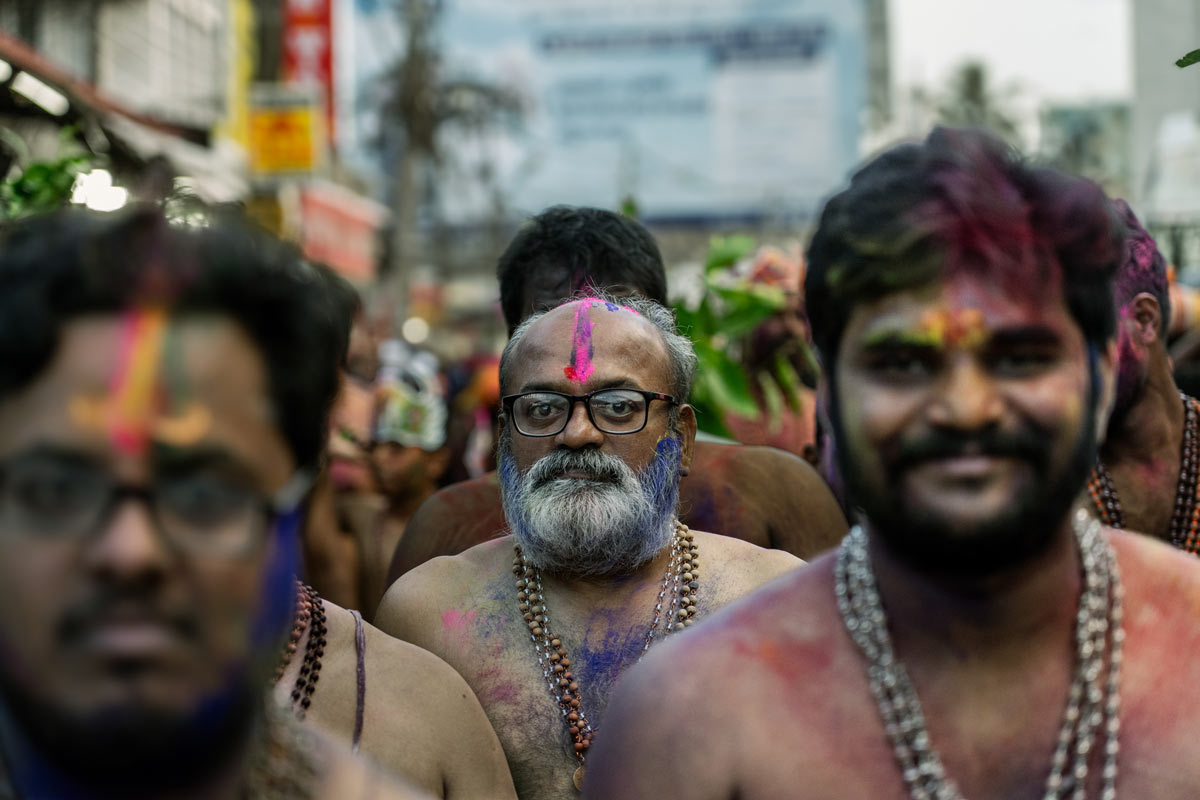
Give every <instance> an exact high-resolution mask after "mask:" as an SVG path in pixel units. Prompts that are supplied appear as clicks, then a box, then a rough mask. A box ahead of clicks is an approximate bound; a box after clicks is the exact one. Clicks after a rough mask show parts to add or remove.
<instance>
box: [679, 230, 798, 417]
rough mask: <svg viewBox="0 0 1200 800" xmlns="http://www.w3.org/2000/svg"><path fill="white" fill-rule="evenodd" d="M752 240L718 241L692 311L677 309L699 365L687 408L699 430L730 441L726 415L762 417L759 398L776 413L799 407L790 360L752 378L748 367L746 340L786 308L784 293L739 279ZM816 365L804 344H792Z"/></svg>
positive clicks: (714, 241)
mask: <svg viewBox="0 0 1200 800" xmlns="http://www.w3.org/2000/svg"><path fill="white" fill-rule="evenodd" d="M755 248H756V242H755V240H754V238H753V237H751V236H737V235H735V236H714V237H713V238H712V240H711V242H710V245H709V251H708V256H707V258H706V260H705V264H704V293H703V294H702V295H701V297H700V301H699V303H697V304H695V305H694V306H691V305H688V304H685V303H682V302H677V303H676V304H675V306H674V308H675V314H676V318H677V319H678V321H679V329H680V332H682V333H684V334H686V335H687V336H689V337H690V338H691V340H692V344H693V346H694V347H695V349H696V356H697V357H698V358H699V360H700V366H699V371H698V373H697V376H696V383H695V385H694V386H693V387H692V396H691V398H690V399H689V401H688V402H689V403H691V405H692V406H693V408H695V409H696V419H697V423H698V424H699V427H700V429H701V430H703V431H705V432H706V433H711V434H714V435H716V436H729V430H728V428H727V427H726V425H725V421H724V417H725V414H726V413H733V414H736V415H738V416H741V417H748V418H751V419H757V418H761V417H762V415H763V414H764V413H767V412H766V411H764V409H763V408H762V406H761V405H760V402H759V400H758V397H762V398H763V400H764V402H765V404H766V405H767V406H768V407H769V408H770V409H773V410H774V412H775V413H778V411H779V410H780V407H781V406H782V404H784V403H786V404H787V405H788V406H790V407H791V408H793V409H796V408H798V407H799V396H798V392H799V390H800V383H801V382H800V378H799V375H798V374H797V372H796V369H795V367H794V366H793V365H792V362H791V361H790V360H789V359H788V358H786V357H779V358H776V359H774V361H773V363H772V364H771V365H770V367H769V368H768V369H765V370H762V371H761V372H760V373H759V374H751V370H750V369H748V368H747V367H746V366H745V359H744V354H745V353H744V351H745V345H746V342H747V339H748V338H749V337H750V335H751V334H752V333H753V332H754V331H755V330H756V329H757V328H758V327H759V326H760V325H762V324H763V323H764V322H766V321H767V320H768V319H770V318H771V317H772V316H773V315H775V314H778V313H780V312H781V311H783V310H784V309H785V307H786V306H787V298H786V296H785V294H784V292H783V290H782V289H780V288H777V287H773V286H766V285H762V284H758V283H753V282H750V281H748V280H746V279H745V278H744V277H739V276H737V275H736V274H735V271H736V267H737V265H738V264H739V263H740V262H742V261H744V260H745V259H747V258H748V257H750V256H751V255H753V254H754V252H755ZM793 344H794V345H795V346H796V347H799V348H801V349H803V350H804V352H805V353H806V354H807V357H808V358H809V359H811V360H812V361H813V366H814V368H815V359H812V355H811V353H810V352H809V351H808V347H807V344H806V343H805V342H796V343H793Z"/></svg>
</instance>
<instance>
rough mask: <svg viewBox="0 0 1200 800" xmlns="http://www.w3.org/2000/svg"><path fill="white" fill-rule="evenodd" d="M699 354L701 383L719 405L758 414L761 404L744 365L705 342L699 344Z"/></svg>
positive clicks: (735, 411) (723, 409)
mask: <svg viewBox="0 0 1200 800" xmlns="http://www.w3.org/2000/svg"><path fill="white" fill-rule="evenodd" d="M696 355H697V357H698V358H699V359H700V369H699V373H698V376H697V377H698V378H699V381H698V382H699V383H701V384H703V385H704V386H705V388H706V389H707V391H708V392H709V396H710V397H711V398H712V401H713V402H714V403H715V404H716V406H717V408H719V409H720V410H721V411H730V412H733V413H734V414H738V415H739V416H743V417H749V418H751V419H754V418H756V417H758V404H757V403H756V402H754V395H753V394H752V393H751V391H750V381H749V379H748V378H747V377H746V372H745V370H744V369H743V368H742V366H741V365H740V364H738V363H737V362H736V361H734V360H733V359H731V358H730V357H729V356H728V355H726V354H725V353H724V352H722V351H720V350H718V349H716V348H715V347H713V346H712V345H710V344H708V343H706V342H698V343H697V344H696Z"/></svg>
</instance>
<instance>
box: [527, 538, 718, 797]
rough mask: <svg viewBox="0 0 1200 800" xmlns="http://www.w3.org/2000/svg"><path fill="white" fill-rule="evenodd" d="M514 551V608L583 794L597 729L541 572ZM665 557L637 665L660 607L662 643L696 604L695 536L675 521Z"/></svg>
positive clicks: (688, 620)
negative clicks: (567, 740) (565, 735)
mask: <svg viewBox="0 0 1200 800" xmlns="http://www.w3.org/2000/svg"><path fill="white" fill-rule="evenodd" d="M514 549H515V550H516V557H515V558H514V559H513V575H515V576H516V577H517V602H518V604H519V605H518V607H519V608H520V611H521V614H522V618H523V619H524V620H525V624H526V625H528V626H529V638H530V640H531V641H532V642H533V648H534V652H535V653H536V654H537V662H538V666H539V667H541V668H542V677H544V678H545V680H546V686H547V687H548V688H549V689H550V694H551V696H552V697H553V698H554V700H555V702H556V703H558V707H559V709H560V711H561V712H562V716H563V719H564V721H565V722H566V725H567V730H568V732H569V733H570V735H571V739H572V745H573V747H574V751H575V756H576V758H578V759H579V766H578V767H576V769H575V773H574V775H573V776H572V780H573V781H574V783H575V788H576V789H579V790H581V791H582V789H583V777H584V767H585V763H586V761H587V750H588V748H589V747H591V744H592V737H593V736H595V733H596V729H595V727H593V726H592V724H591V723H590V722H588V719H587V714H586V712H585V711H584V709H583V695H582V694H581V693H580V691H579V681H578V680H577V678H576V677H575V674H574V673H573V672H572V671H571V659H570V657H569V656H568V655H567V650H566V648H565V647H564V646H563V643H562V638H561V637H559V636H558V635H557V634H555V633H554V632H553V631H552V630H551V628H550V612H549V611H548V610H547V608H546V596H545V594H544V593H543V590H542V575H541V572H540V571H539V570H538V569H537V567H534V566H531V565H530V564H529V563H528V562H527V561H526V560H525V554H524V553H522V552H521V548H520V547H519V546H516V545H514ZM670 552H671V558H670V560H669V561H668V562H667V572H666V575H665V576H664V577H663V583H662V589H660V590H659V593H658V600H657V601H656V602H655V604H654V619H653V620H652V621H651V623H650V630H649V631H647V632H646V639H645V641H644V642H643V643H642V652H641V653H640V654H638V659H639V660H640V659H641V657H642V656H643V655H645V653H646V651H647V650H649V649H650V644H651V642H652V641H653V640H654V636H655V633H656V632H657V631H658V628H659V625H660V623H662V622H663V620H664V607H663V606H664V603H665V604H666V609H665V626H664V628H663V632H662V635H661V636H660V637H659V638H660V639H665V638H666V637H667V634H669V633H671V631H673V630H678V629H679V628H685V627H690V626H691V625H692V622H693V621H694V620H695V618H696V613H697V611H698V608H699V607H698V606H697V601H696V592H697V590H698V589H699V586H700V583H699V581H700V555H699V549H698V547H697V545H696V542H695V535H694V534H693V533H692V532H691V531H690V530H688V527H687V526H686V525H684V524H683V523H682V522H680V521H679V520H676V521H675V534H674V536H673V537H672V538H671V550H670ZM668 596H669V597H670V599H669V600H668Z"/></svg>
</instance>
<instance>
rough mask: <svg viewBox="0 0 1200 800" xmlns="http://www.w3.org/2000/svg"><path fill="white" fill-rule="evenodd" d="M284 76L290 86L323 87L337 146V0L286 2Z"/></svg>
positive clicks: (330, 138) (326, 110) (328, 118)
mask: <svg viewBox="0 0 1200 800" xmlns="http://www.w3.org/2000/svg"><path fill="white" fill-rule="evenodd" d="M283 74H284V79H285V80H287V81H288V82H289V83H301V84H315V85H317V86H320V87H321V99H322V100H323V101H324V103H325V119H326V123H327V124H326V131H327V132H328V136H329V143H330V146H332V145H333V141H334V139H333V117H334V107H333V0H285V1H284V5H283Z"/></svg>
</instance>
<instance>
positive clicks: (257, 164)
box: [248, 83, 325, 180]
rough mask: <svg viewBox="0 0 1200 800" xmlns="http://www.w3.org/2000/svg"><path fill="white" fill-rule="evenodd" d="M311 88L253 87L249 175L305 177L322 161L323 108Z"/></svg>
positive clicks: (316, 168)
mask: <svg viewBox="0 0 1200 800" xmlns="http://www.w3.org/2000/svg"><path fill="white" fill-rule="evenodd" d="M318 91H319V90H318V89H317V88H316V87H312V86H291V85H287V84H277V83H260V84H255V85H254V86H253V87H252V88H251V90H250V107H249V114H248V117H249V148H248V152H249V157H250V172H251V174H252V175H253V176H254V177H255V178H256V179H261V180H270V179H273V178H283V177H304V176H307V175H311V174H312V173H314V172H316V171H318V170H320V168H321V167H322V165H323V161H324V141H325V140H324V136H323V135H322V134H323V129H324V119H323V116H324V109H323V106H322V104H321V102H320V98H319V97H318V95H317V92H318Z"/></svg>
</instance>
